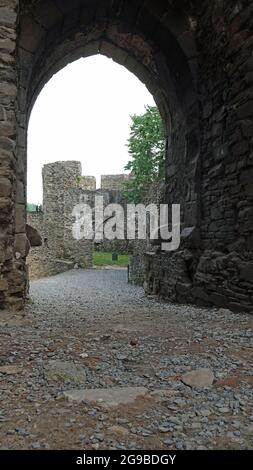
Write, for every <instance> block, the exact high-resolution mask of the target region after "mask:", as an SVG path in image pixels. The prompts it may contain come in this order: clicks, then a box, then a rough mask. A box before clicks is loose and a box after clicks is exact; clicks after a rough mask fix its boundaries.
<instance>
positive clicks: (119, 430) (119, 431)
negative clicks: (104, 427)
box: [108, 425, 129, 436]
mask: <svg viewBox="0 0 253 470" xmlns="http://www.w3.org/2000/svg"><path fill="white" fill-rule="evenodd" d="M108 431H110V432H112V433H114V434H117V436H118V435H121V436H127V435H128V434H129V430H128V429H126V428H124V427H123V426H117V425H114V426H110V428H108Z"/></svg>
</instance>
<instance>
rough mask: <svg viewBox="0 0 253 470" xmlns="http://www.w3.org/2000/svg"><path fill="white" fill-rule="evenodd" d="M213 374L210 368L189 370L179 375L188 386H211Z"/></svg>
mask: <svg viewBox="0 0 253 470" xmlns="http://www.w3.org/2000/svg"><path fill="white" fill-rule="evenodd" d="M214 378H215V377H214V374H213V371H212V370H211V369H205V368H201V369H197V370H193V371H191V372H187V374H185V375H183V376H182V377H181V381H182V382H183V383H184V384H185V385H188V386H189V387H197V388H203V387H211V385H212V384H213V382H214Z"/></svg>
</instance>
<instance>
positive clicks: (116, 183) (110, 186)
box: [101, 174, 129, 191]
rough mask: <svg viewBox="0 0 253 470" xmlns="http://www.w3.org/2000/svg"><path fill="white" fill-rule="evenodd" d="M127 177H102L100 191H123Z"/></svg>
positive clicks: (124, 175)
mask: <svg viewBox="0 0 253 470" xmlns="http://www.w3.org/2000/svg"><path fill="white" fill-rule="evenodd" d="M128 180H129V175H126V174H123V175H102V176H101V189H102V190H106V191H123V190H124V185H125V184H126V183H127V181H128Z"/></svg>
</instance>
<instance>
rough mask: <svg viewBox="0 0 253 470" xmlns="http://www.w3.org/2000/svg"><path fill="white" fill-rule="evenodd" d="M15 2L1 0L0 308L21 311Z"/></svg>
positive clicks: (24, 246) (23, 248) (23, 249)
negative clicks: (18, 309)
mask: <svg viewBox="0 0 253 470" xmlns="http://www.w3.org/2000/svg"><path fill="white" fill-rule="evenodd" d="M18 4H19V2H18V0H11V1H10V0H1V1H0V308H5V307H6V306H9V307H11V308H20V307H22V305H23V300H22V299H23V297H24V296H25V279H26V268H25V263H24V258H25V256H26V255H27V253H28V249H29V244H28V240H27V238H26V234H25V184H24V170H23V168H24V164H23V160H22V155H20V154H18V152H17V144H18V142H17V140H18V137H17V113H16V111H17V106H16V105H17V83H18V73H17V68H16V66H15V64H16V62H15V60H16V55H15V54H16V41H17V31H16V25H17V21H18Z"/></svg>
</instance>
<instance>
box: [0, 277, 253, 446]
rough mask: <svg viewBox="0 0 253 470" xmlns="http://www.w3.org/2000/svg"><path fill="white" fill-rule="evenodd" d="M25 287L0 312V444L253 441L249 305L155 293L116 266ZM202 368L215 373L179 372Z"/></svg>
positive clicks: (214, 443) (223, 443) (232, 443)
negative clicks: (238, 309)
mask: <svg viewBox="0 0 253 470" xmlns="http://www.w3.org/2000/svg"><path fill="white" fill-rule="evenodd" d="M31 299H32V303H31V304H30V305H29V306H28V307H27V309H26V312H25V315H24V316H22V315H21V314H19V315H10V314H8V313H7V312H2V313H1V315H0V341H1V346H0V382H1V392H0V400H1V401H0V426H1V428H0V447H1V448H2V449H4V448H6V449H40V448H41V449H47V448H48V449H151V448H152V449H175V448H176V449H219V448H226V449H249V448H252V447H253V438H252V436H253V409H252V404H253V391H252V385H253V367H252V364H253V354H252V346H253V342H252V338H253V336H252V317H250V316H248V315H242V314H238V315H237V314H232V313H231V312H229V311H226V310H218V309H213V310H207V309H200V308H195V307H192V306H175V305H168V304H162V303H158V302H157V301H156V300H155V299H152V298H151V299H148V298H146V297H145V296H144V292H143V290H142V289H141V288H138V287H133V286H130V285H128V284H127V273H126V271H125V270H101V271H99V270H91V271H72V272H68V273H66V274H62V275H59V276H55V277H53V278H50V279H45V280H40V281H36V282H33V283H32V285H31ZM200 368H201V369H203V368H205V369H210V370H209V371H208V373H209V375H210V374H211V371H212V373H213V374H214V376H215V381H214V383H213V385H211V386H209V387H204V388H203V387H199V388H198V387H197V388H196V387H193V388H191V387H189V386H187V385H185V384H184V383H182V381H181V379H182V376H184V374H186V373H187V372H189V371H192V370H197V369H200ZM202 374H203V371H202ZM129 387H131V389H130V388H129ZM88 389H99V390H100V392H99V393H100V395H101V393H102V399H101V396H100V398H96V395H97V391H96V392H92V393H91V394H89V393H88V394H86V395H84V392H85V391H87V390H88ZM108 389H109V391H108ZM73 390H74V391H75V393H73ZM112 390H113V394H114V395H113V397H111V398H110V397H109V399H108V393H109V395H110V393H112ZM115 394H116V395H115ZM77 395H78V397H79V401H73V399H71V398H73V396H75V397H76V396H77ZM133 395H134V398H133ZM80 397H81V398H80ZM91 397H93V398H91ZM103 397H104V398H103ZM106 397H107V398H106ZM80 400H82V401H80ZM94 400H95V401H94ZM128 401H129V402H128Z"/></svg>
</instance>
